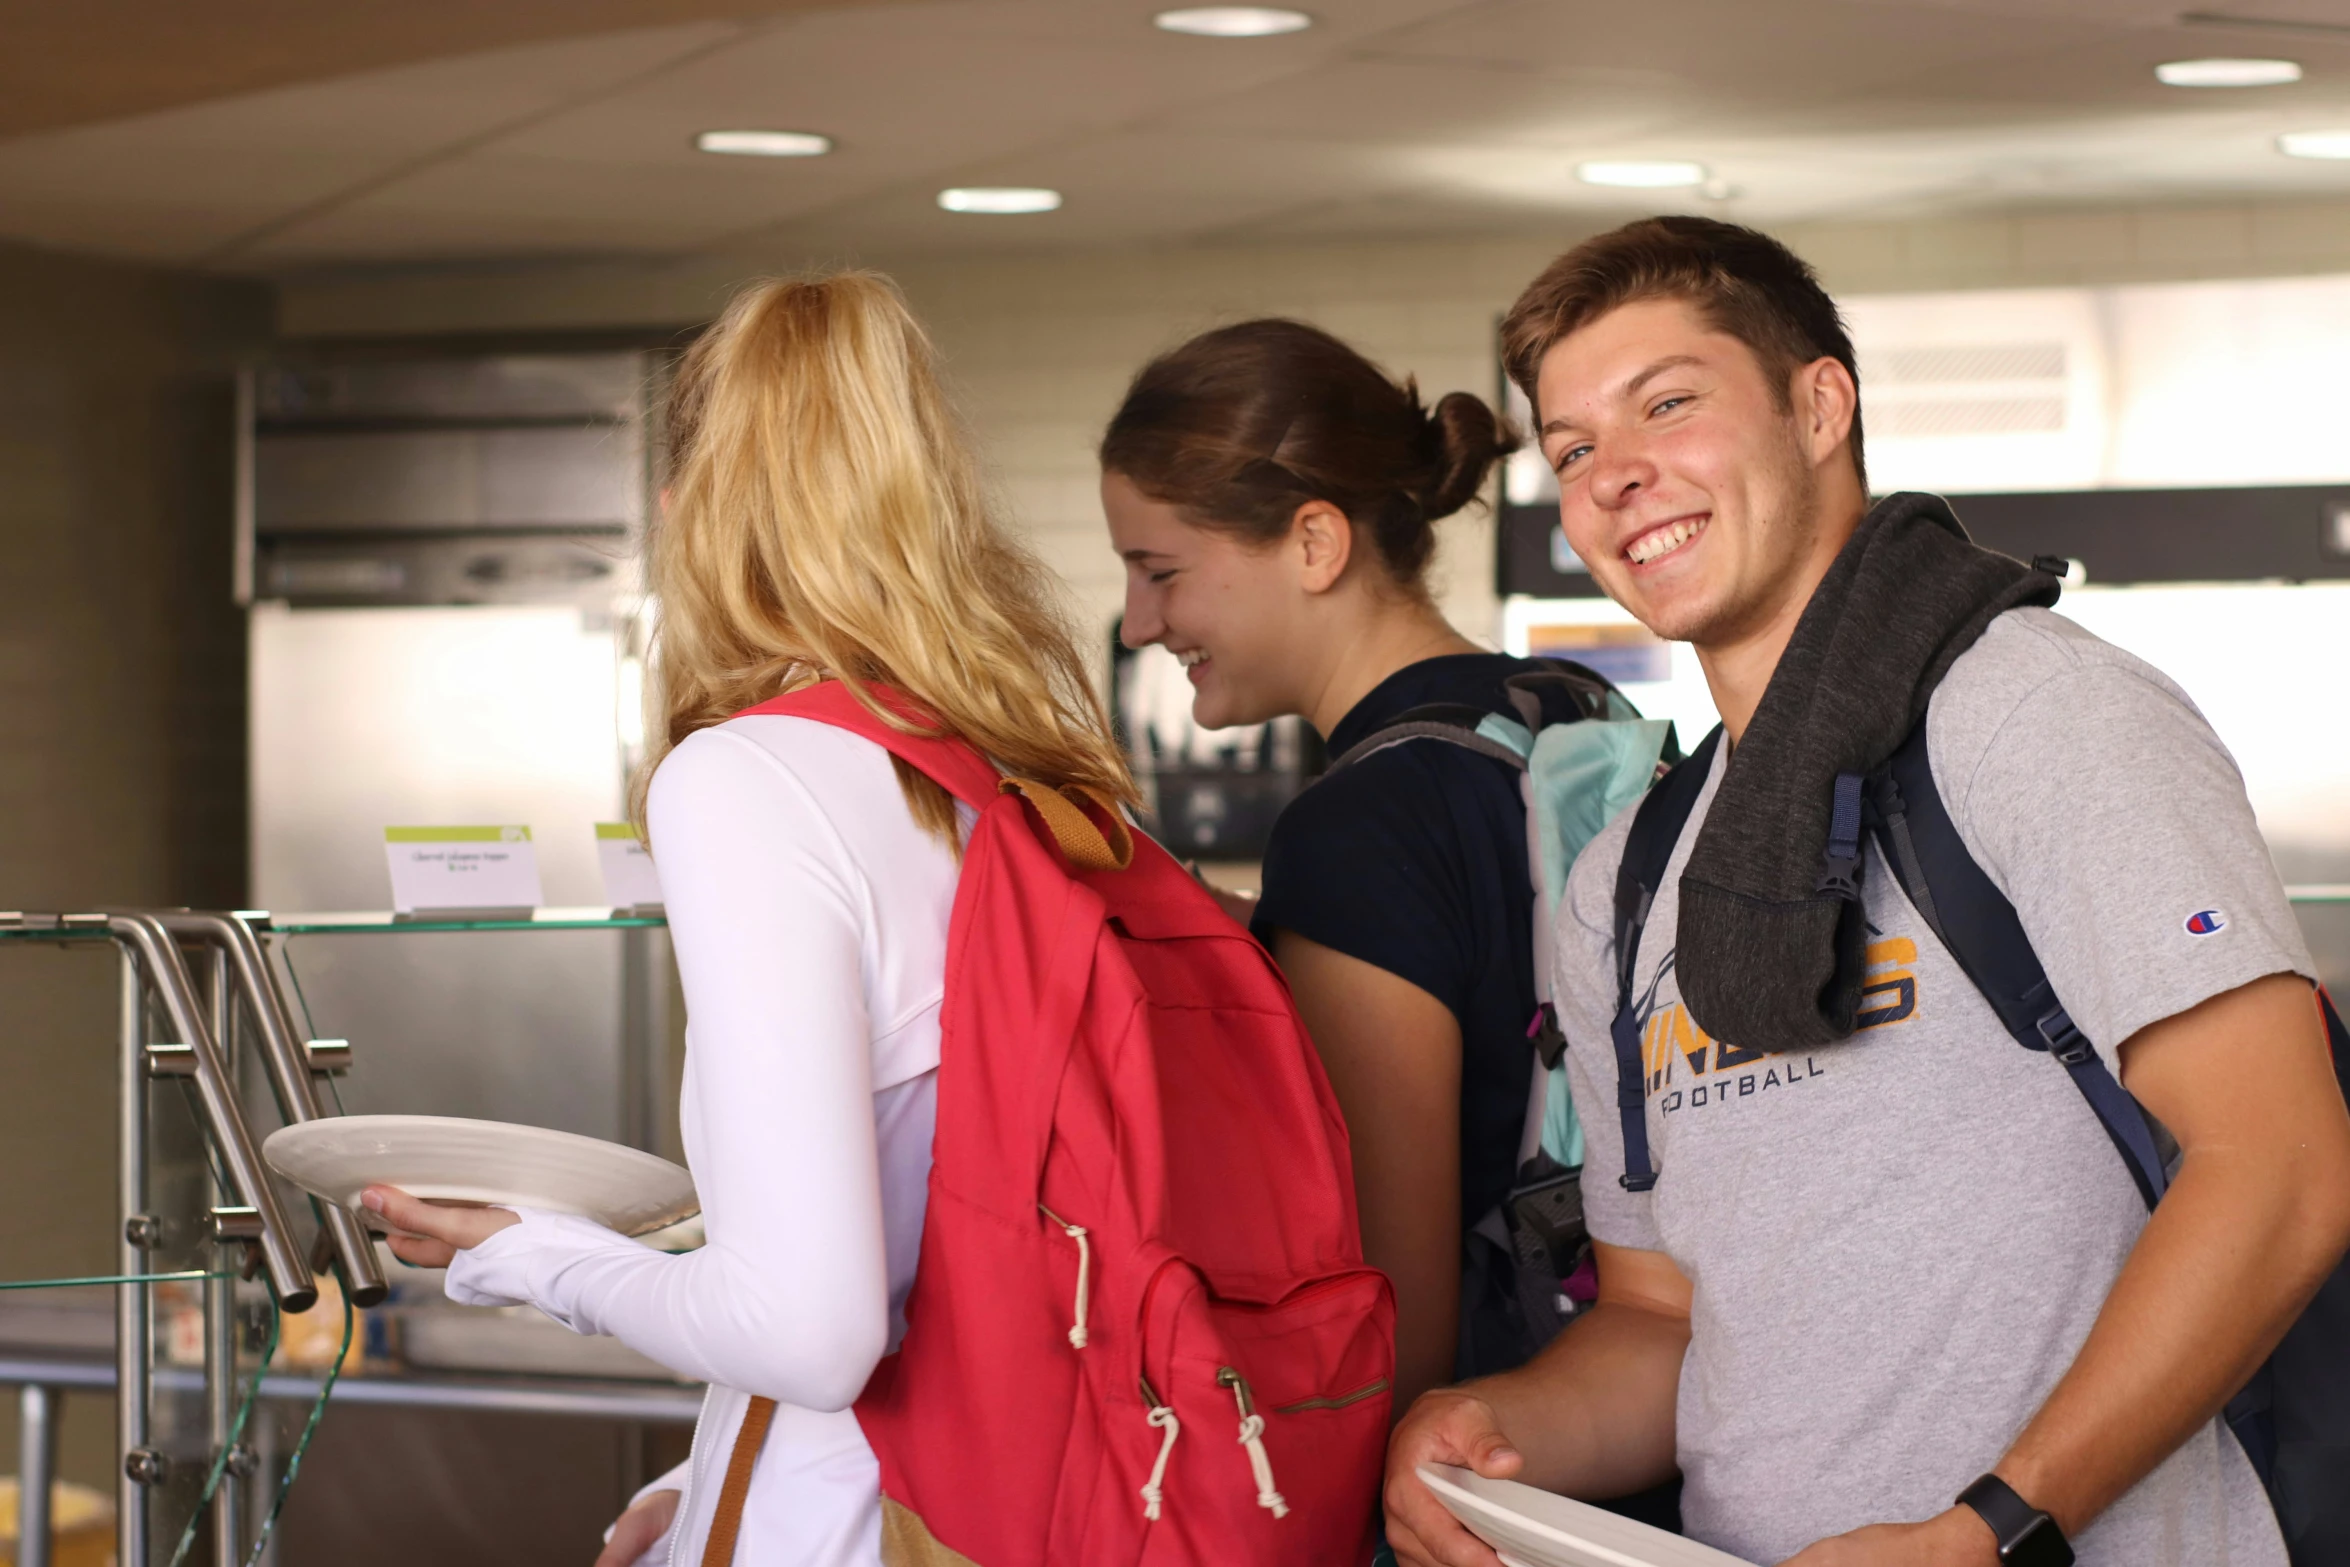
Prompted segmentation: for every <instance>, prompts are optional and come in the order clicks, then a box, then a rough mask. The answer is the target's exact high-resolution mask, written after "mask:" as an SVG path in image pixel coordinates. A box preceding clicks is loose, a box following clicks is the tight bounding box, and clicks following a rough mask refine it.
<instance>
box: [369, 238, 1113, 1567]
mask: <svg viewBox="0 0 2350 1567" xmlns="http://www.w3.org/2000/svg"><path fill="white" fill-rule="evenodd" d="M671 446H672V455H671V471H670V485H669V492H668V503H667V508H666V513H665V516H664V518H663V520H662V523H661V525H660V528H659V531H658V532H657V533H656V535H655V537H654V541H653V547H652V586H653V588H654V589H655V591H656V592H657V594H658V595H659V599H660V604H661V609H662V618H661V626H660V641H659V651H660V657H661V671H662V690H663V701H664V704H665V708H666V722H665V724H664V725H663V726H662V731H661V741H662V744H663V747H664V754H663V755H661V756H660V757H659V758H658V759H657V765H656V769H655V770H654V771H653V772H652V774H651V782H650V786H649V788H647V789H646V790H645V792H644V794H643V797H642V800H641V802H640V815H641V817H642V818H643V820H644V821H645V824H646V825H647V827H648V828H649V832H650V839H649V841H650V842H651V844H652V846H653V848H654V851H655V853H656V854H657V855H658V857H659V860H660V865H661V881H662V887H663V890H664V892H665V893H666V895H667V899H668V908H669V923H670V930H671V934H672V939H673V940H674V942H675V946H676V953H677V963H678V970H679V974H680V977H681V978H682V980H683V982H684V987H685V998H686V1007H687V1012H688V1015H689V1025H688V1029H687V1052H686V1070H685V1091H684V1099H683V1105H682V1112H683V1121H684V1132H685V1146H686V1154H687V1160H688V1162H689V1163H690V1164H691V1165H692V1167H693V1173H694V1179H695V1181H696V1183H697V1185H698V1186H699V1188H700V1191H701V1197H702V1205H703V1217H704V1220H705V1223H706V1225H707V1230H708V1236H709V1243H708V1244H707V1245H706V1246H705V1247H703V1248H702V1249H701V1250H699V1251H696V1252H692V1253H688V1254H685V1255H682V1256H668V1255H664V1254H662V1253H659V1252H655V1251H651V1250H648V1249H647V1248H645V1247H643V1246H640V1245H638V1244H637V1243H636V1242H634V1241H631V1240H626V1239H623V1238H622V1237H620V1236H618V1235H615V1234H613V1233H612V1232H611V1231H609V1230H605V1229H603V1228H601V1227H599V1226H597V1225H595V1224H593V1223H590V1222H588V1221H586V1220H582V1219H577V1218H568V1217H563V1216H559V1215H553V1214H546V1213H538V1212H532V1211H529V1210H520V1211H511V1212H510V1211H506V1210H500V1209H486V1210H456V1209H444V1208H434V1207H430V1206H427V1205H425V1204H423V1203H420V1202H417V1201H416V1200H414V1199H412V1198H409V1197H407V1196H406V1195H405V1194H402V1193H400V1192H397V1191H393V1190H391V1189H388V1188H380V1187H379V1188H375V1189H373V1190H371V1191H370V1192H369V1194H368V1196H367V1199H366V1200H367V1202H368V1204H369V1206H371V1207H374V1208H376V1209H377V1210H378V1211H379V1212H381V1213H383V1214H384V1215H385V1216H386V1217H387V1218H389V1219H390V1220H391V1221H392V1222H393V1223H394V1224H395V1225H397V1226H399V1227H400V1228H402V1229H404V1230H407V1231H410V1232H412V1233H413V1235H414V1236H416V1237H420V1238H416V1239H400V1240H395V1241H394V1242H393V1247H394V1250H396V1251H397V1252H398V1253H399V1254H400V1255H401V1256H402V1257H403V1258H405V1259H406V1260H408V1261H410V1262H414V1263H418V1264H422V1265H425V1266H436V1265H446V1266H447V1267H448V1269H449V1275H448V1277H449V1284H448V1288H449V1294H450V1296H451V1297H452V1298H453V1299H455V1300H458V1301H460V1302H464V1303H467V1304H477V1305H499V1304H507V1303H513V1302H528V1303H530V1304H532V1305H535V1306H537V1307H539V1308H540V1309H541V1310H543V1311H545V1312H547V1313H548V1314H549V1315H551V1316H553V1317H555V1318H556V1319H557V1320H558V1321H561V1322H564V1323H566V1324H568V1325H570V1326H571V1327H572V1328H574V1329H576V1330H577V1331H579V1332H583V1333H608V1334H611V1335H612V1336H614V1337H616V1338H619V1339H621V1340H622V1341H623V1342H625V1343H627V1344H629V1345H631V1346H632V1347H634V1348H636V1349H639V1350H641V1351H643V1352H644V1353H646V1354H648V1355H650V1356H652V1357H653V1358H654V1359H656V1360H658V1361H660V1362H662V1363H663V1364H664V1365H667V1366H670V1367H673V1368H675V1369H676V1370H678V1371H680V1372H683V1373H685V1374H687V1375H690V1376H694V1377H698V1378H702V1379H705V1380H707V1381H708V1382H709V1383H710V1384H711V1387H710V1395H709V1399H708V1401H707V1403H706V1404H705V1405H704V1407H703V1413H702V1419H701V1423H700V1426H699V1427H698V1428H697V1430H696V1432H695V1436H694V1449H693V1456H692V1457H691V1458H690V1459H689V1460H688V1461H687V1463H686V1464H685V1465H683V1466H682V1467H681V1468H680V1469H679V1470H677V1471H675V1472H673V1473H671V1474H669V1475H665V1476H663V1477H662V1478H661V1479H659V1480H657V1481H655V1482H654V1483H653V1484H652V1485H651V1486H649V1487H647V1488H646V1490H645V1491H644V1492H643V1493H640V1496H639V1498H638V1500H637V1501H636V1502H635V1503H634V1504H633V1505H632V1506H631V1507H630V1508H629V1510H628V1511H627V1512H626V1513H624V1514H623V1515H622V1517H621V1518H620V1520H619V1521H618V1523H617V1524H616V1525H615V1526H614V1528H613V1531H612V1534H611V1537H610V1541H609V1543H608V1545H607V1547H606V1549H605V1551H604V1553H603V1556H602V1557H601V1558H599V1567H622V1564H626V1563H629V1562H633V1561H636V1560H638V1559H640V1558H641V1557H646V1556H650V1558H651V1559H652V1560H654V1561H669V1562H675V1563H679V1564H691V1563H696V1562H699V1561H700V1560H701V1558H702V1552H703V1547H704V1542H705V1539H706V1536H707V1534H708V1531H709V1527H710V1518H711V1514H712V1511H713V1509H714V1507H715V1504H716V1500H717V1495H718V1491H719V1488H720V1482H721V1480H722V1479H723V1471H724V1469H725V1465H726V1461H727V1455H728V1453H729V1452H731V1451H732V1449H733V1446H734V1438H735V1433H736V1431H737V1429H738V1427H739V1426H740V1423H741V1420H742V1416H743V1411H744V1409H745V1407H746V1406H747V1405H748V1403H749V1400H750V1399H751V1397H752V1396H753V1395H762V1396H765V1397H769V1398H773V1399H775V1400H777V1402H778V1404H779V1405H780V1407H779V1409H778V1410H777V1413H776V1416H775V1420H774V1424H773V1426H772V1427H771V1428H770V1430H769V1434H768V1436H767V1440H766V1443H765V1446H764V1449H763V1450H762V1453H761V1456H760V1458H759V1461H758V1467H757V1469H756V1471H755V1473H754V1476H753V1479H752V1483H751V1488H750V1493H749V1499H748V1503H747V1505H746V1507H745V1509H744V1514H743V1521H742V1532H741V1534H740V1536H739V1537H738V1539H737V1542H736V1548H735V1553H734V1560H735V1561H736V1562H737V1563H740V1564H743V1567H872V1564H875V1563H878V1562H879V1561H880V1549H881V1547H880V1516H881V1515H880V1502H879V1471H878V1468H877V1466H876V1463H875V1460H874V1456H873V1453H872V1450H871V1449H870V1447H868V1445H867V1444H866V1441H865V1438H864V1436H863V1434H862V1432H861V1431H860V1430H859V1428H858V1425H857V1421H856V1417H855V1416H854V1414H852V1413H851V1412H850V1408H849V1406H850V1405H851V1403H852V1402H853V1401H854V1400H855V1399H856V1397H857V1395H858V1392H859V1391H860V1390H861V1389H862V1388H863V1387H864V1385H865V1382H866V1379H867V1378H868V1376H869V1375H870V1374H871V1373H872V1371H873V1368H874V1365H875V1363H876V1362H877V1361H878V1360H879V1359H880V1358H881V1357H882V1355H883V1354H885V1353H886V1352H887V1351H889V1350H890V1349H891V1348H893V1347H894V1346H895V1345H896V1343H897V1341H898V1339H899V1338H900V1337H901V1336H902V1335H903V1333H904V1331H905V1322H904V1317H903V1312H902V1307H903V1303H904V1301H905V1298H906V1292H907V1290H908V1288H909V1286H910V1285H911V1283H912V1280H913V1272H914V1263H915V1256H916V1253H917V1249H918V1246H919V1242H920V1238H921V1232H922V1217H923V1202H924V1196H925V1191H926V1182H927V1179H928V1175H929V1168H930V1149H931V1128H932V1123H933V1112H934V1106H935V1097H934V1089H935V1083H936V1078H937V1072H938V1010H939V1003H940V999H941V987H942V981H943V977H944V972H945V963H946V938H947V918H948V914H949V911H950V909H951V907H952V905H953V901H954V894H955V879H956V867H957V854H958V850H959V847H960V842H961V835H962V833H963V832H964V831H965V830H966V829H967V826H968V823H967V820H965V819H963V818H962V817H960V816H959V815H958V808H957V807H956V806H955V805H954V803H953V802H952V801H951V800H950V799H949V798H948V797H947V796H946V794H945V793H944V792H943V791H941V790H939V789H938V788H937V786H935V785H933V784H931V783H929V782H928V781H927V780H925V779H922V778H920V777H918V776H917V775H915V774H913V773H912V772H910V771H907V770H904V769H902V768H900V767H899V766H898V765H897V764H896V763H894V762H893V760H892V759H891V757H890V756H889V755H888V753H887V752H885V751H884V750H883V749H882V748H881V747H879V746H878V745H875V744H874V743H872V742H871V741H868V740H865V739H862V738H859V737H857V736H853V735H850V734H848V733H846V732H845V731H843V730H840V729H837V728H833V727H830V726H828V725H824V724H819V723H815V722H812V721H809V720H805V719H799V718H787V717H778V716H772V715H763V716H755V717H747V718H735V717H733V715H734V714H736V713H739V712H741V711H742V710H743V709H745V708H747V707H750V706H752V705H754V704H756V703H758V702H761V701H764V700H765V699H767V698H768V697H771V696H774V695H776V694H778V693H779V692H782V691H786V690H791V689H794V688H797V687H799V686H802V685H806V684H809V683H812V682H814V681H817V680H820V679H824V678H827V677H832V676H838V677H842V678H844V679H847V680H850V681H852V682H859V681H874V682H882V683H886V684H888V685H891V686H894V687H896V688H897V689H898V690H900V691H902V692H904V693H906V694H908V695H910V696H911V697H913V698H914V699H915V700H916V701H917V702H919V703H921V704H922V705H923V706H924V707H926V708H927V709H928V710H929V711H930V712H932V713H935V714H936V715H938V717H939V719H940V720H941V722H942V724H943V726H944V727H945V728H946V729H947V730H949V731H951V732H952V733H955V734H957V735H959V736H961V737H962V738H964V739H966V740H968V741H970V742H971V743H972V744H973V745H974V746H976V747H977V748H978V749H979V750H980V751H981V752H983V753H984V754H986V755H988V756H991V757H993V758H995V759H996V760H997V761H998V762H999V763H1001V764H1003V765H1005V766H1007V767H1009V768H1011V769H1012V770H1014V771H1016V772H1019V773H1022V774H1025V775H1028V776H1032V777H1036V778H1040V779H1044V780H1047V781H1050V782H1053V783H1056V784H1063V783H1065V784H1079V785H1084V786H1087V787H1090V788H1093V789H1096V790H1100V791H1102V792H1104V793H1106V794H1107V795H1109V796H1111V797H1113V798H1116V799H1119V800H1125V801H1131V800H1132V798H1133V792H1134V791H1133V786H1132V783H1131V781H1130V780H1129V778H1128V777H1127V774H1126V769H1125V764H1124V761H1123V760H1122V758H1121V756H1120V754H1119V752H1118V750H1117V747H1116V745H1115V744H1114V742H1113V741H1112V740H1111V738H1110V734H1109V726H1108V723H1107V720H1106V719H1105V717H1104V715H1103V714H1102V712H1101V710H1100V708H1099V705H1098V703H1097V701H1096V699H1095V697H1094V695H1093V693H1092V689H1091V686H1090V685H1089V683H1088V682H1087V680H1086V678H1085V672H1084V667H1083V662H1082V660H1081V659H1080V657H1079V655H1078V652H1077V646H1076V643H1075V642H1074V640H1073V639H1072V638H1071V636H1070V634H1069V632H1068V631H1067V629H1066V628H1065V626H1064V625H1063V623H1062V622H1061V620H1060V618H1059V616H1058V615H1057V613H1056V612H1055V610H1054V608H1053V605H1052V595H1051V592H1050V590H1049V589H1048V586H1047V582H1048V578H1047V577H1046V576H1045V574H1044V572H1043V571H1042V569H1041V568H1040V567H1039V566H1038V565H1037V564H1036V563H1035V562H1034V561H1033V560H1032V559H1030V558H1029V557H1028V556H1027V555H1026V554H1025V553H1024V552H1023V551H1022V550H1020V549H1019V547H1018V546H1016V545H1015V544H1013V543H1012V542H1011V541H1010V539H1009V538H1008V537H1007V536H1006V534H1005V532H1004V530H1003V528H1002V527H1001V526H1000V524H999V523H998V521H997V520H996V518H995V517H994V515H993V514H992V513H991V512H990V510H989V508H988V505H987V504H986V501H985V499H984V497H983V495H982V491H981V486H980V484H979V481H978V478H977V474H976V470H975V466H974V463H973V461H972V458H971V455H970V452H969V449H968V447H967V445H966V444H965V440H964V437H963V434H962V432H961V431H960V429H959V428H958V427H957V425H956V422H955V420H954V418H953V416H952V414H951V413H950V411H949V408H948V405H947V402H946V399H945V397H944V396H943V394H942V393H941V390H940V387H939V384H938V378H937V371H936V367H935V364H934V361H933V355H932V350H931V347H930V344H929V343H928V341H927V340H926V339H925V337H924V336H923V333H922V330H921V328H920V326H919V325H918V324H917V323H916V322H915V321H914V319H913V318H912V316H911V315H909V314H908V312H907V309H906V306H905V302H904V300H903V299H902V298H901V297H900V296H899V294H898V293H897V291H896V289H895V288H894V287H892V286H891V285H890V283H889V282H888V281H886V280H885V279H883V278H880V277H878V276H875V275H873V274H870V273H853V272H852V273H843V274H839V275H835V276H830V277H824V278H819V279H815V280H812V281H800V282H778V283H767V284H762V285H760V286H758V287H755V288H752V289H750V290H748V291H746V292H745V293H744V294H742V295H741V296H740V297H739V298H737V299H736V300H735V301H734V304H733V305H732V307H731V308H730V309H728V311H727V312H726V314H725V316H724V318H723V319H722V320H720V321H719V323H718V324H717V325H716V326H715V327H713V328H712V329H711V331H710V332H709V333H708V334H706V335H705V336H704V337H703V338H702V339H701V340H700V341H699V342H698V343H697V344H696V345H695V347H694V349H693V350H692V352H691V353H690V354H689V355H688V356H687V358H686V361H685V364H684V366H683V367H682V369H681V371H680V374H679V377H678V381H677V386H676V391H675V393H674V401H673V405H672V442H671Z"/></svg>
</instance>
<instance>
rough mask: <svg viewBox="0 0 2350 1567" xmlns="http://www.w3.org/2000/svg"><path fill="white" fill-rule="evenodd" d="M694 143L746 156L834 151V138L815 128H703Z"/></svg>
mask: <svg viewBox="0 0 2350 1567" xmlns="http://www.w3.org/2000/svg"><path fill="white" fill-rule="evenodd" d="M694 145H695V146H697V147H699V148H701V149H702V151H704V152H725V153H733V154H735V155H737V156H739V157H746V158H821V157H823V156H824V155H825V154H826V153H828V152H830V151H832V138H831V137H829V136H819V135H817V134H816V133H815V132H814V131H704V132H702V134H701V135H699V136H696V137H695V138H694Z"/></svg>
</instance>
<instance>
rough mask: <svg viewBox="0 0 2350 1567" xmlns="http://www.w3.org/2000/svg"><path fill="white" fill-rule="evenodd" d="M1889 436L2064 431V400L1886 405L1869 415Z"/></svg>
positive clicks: (2005, 399)
mask: <svg viewBox="0 0 2350 1567" xmlns="http://www.w3.org/2000/svg"><path fill="white" fill-rule="evenodd" d="M1868 427H1869V428H1870V430H1871V431H1883V432H1884V433H1885V434H1887V435H2018V434H2023V433H2026V432H2048V431H2055V430H2062V429H2063V428H2064V399H2063V398H2061V397H1935V398H1920V399H1919V400H1918V401H1916V402H1901V403H1883V404H1879V405H1878V406H1877V407H1876V408H1874V409H1871V410H1870V412H1869V416H1868Z"/></svg>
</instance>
